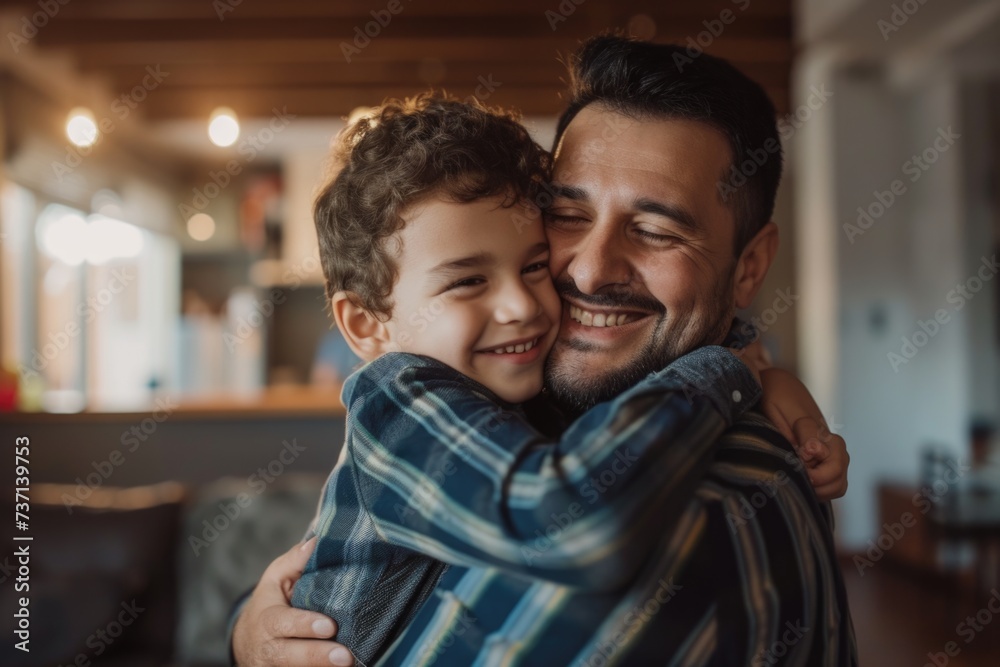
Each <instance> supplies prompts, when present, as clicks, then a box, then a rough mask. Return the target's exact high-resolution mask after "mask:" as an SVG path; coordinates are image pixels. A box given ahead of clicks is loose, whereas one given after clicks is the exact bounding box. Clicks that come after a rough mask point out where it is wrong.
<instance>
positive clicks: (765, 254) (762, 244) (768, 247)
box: [733, 222, 778, 308]
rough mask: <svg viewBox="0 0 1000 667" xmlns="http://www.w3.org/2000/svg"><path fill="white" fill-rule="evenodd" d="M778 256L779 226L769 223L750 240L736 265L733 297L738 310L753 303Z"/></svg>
mask: <svg viewBox="0 0 1000 667" xmlns="http://www.w3.org/2000/svg"><path fill="white" fill-rule="evenodd" d="M777 254H778V226H777V225H776V224H774V223H773V222H769V223H767V224H766V225H764V226H763V227H762V228H761V230H760V231H759V232H757V234H756V235H754V237H753V238H752V239H750V242H749V243H747V246H746V247H745V248H744V249H743V252H742V253H741V254H740V258H739V260H738V261H737V263H736V272H735V274H734V276H733V297H734V301H735V305H736V307H737V308H746V307H748V306H749V305H750V303H751V302H752V301H753V298H754V297H755V296H756V295H757V291H758V290H759V289H760V286H761V285H762V284H763V283H764V278H765V277H766V276H767V270H768V269H769V268H771V263H772V262H773V261H774V257H775V255H777Z"/></svg>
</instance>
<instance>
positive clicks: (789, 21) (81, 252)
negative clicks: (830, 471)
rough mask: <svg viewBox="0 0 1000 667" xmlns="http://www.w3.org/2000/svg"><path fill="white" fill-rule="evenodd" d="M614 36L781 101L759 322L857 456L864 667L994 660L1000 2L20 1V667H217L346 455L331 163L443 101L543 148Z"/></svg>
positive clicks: (849, 503) (6, 223) (11, 480)
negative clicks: (26, 642)
mask: <svg viewBox="0 0 1000 667" xmlns="http://www.w3.org/2000/svg"><path fill="white" fill-rule="evenodd" d="M609 28H619V29H622V30H626V31H628V32H630V33H631V34H633V35H636V36H638V37H641V38H644V39H652V40H655V41H664V42H675V43H679V44H682V45H686V46H688V47H689V49H690V53H691V55H692V56H693V57H696V56H697V54H699V53H700V52H702V51H705V52H708V53H711V54H713V55H716V56H721V57H723V58H727V59H729V60H731V61H732V62H733V63H734V64H735V65H736V66H738V67H739V68H741V69H742V70H743V71H744V72H746V73H747V74H748V75H749V76H750V77H752V78H753V79H755V80H757V81H759V82H760V83H761V84H762V85H763V86H764V87H765V88H766V89H767V90H768V92H769V93H770V95H771V97H772V98H773V100H774V102H775V105H776V107H777V109H778V112H779V124H780V128H781V135H782V139H783V142H784V148H785V151H786V156H787V162H786V169H785V176H784V180H783V183H782V187H781V190H780V192H779V195H778V206H777V212H776V221H777V223H778V225H779V227H780V229H781V236H782V247H781V253H780V256H779V258H778V260H777V262H776V264H775V266H774V267H773V268H772V271H771V274H770V275H769V278H768V283H767V284H766V285H765V287H764V289H762V291H761V293H760V295H759V296H758V298H757V303H756V304H755V306H754V308H753V310H752V311H750V312H748V313H746V314H745V315H746V316H747V317H750V318H753V321H754V322H755V323H756V324H757V326H758V328H759V329H760V330H761V331H762V332H763V337H764V341H765V344H766V345H767V347H768V348H769V350H770V351H771V353H772V355H773V356H774V358H775V359H776V361H777V364H778V365H780V366H783V367H785V368H788V369H790V370H792V371H794V372H796V373H798V374H799V376H800V377H801V378H802V379H803V380H804V381H805V382H806V384H807V385H808V386H809V388H810V389H811V390H812V392H813V394H814V395H815V397H816V398H817V400H818V402H819V403H820V405H821V407H822V408H823V410H824V413H825V414H826V415H827V417H828V419H829V421H830V422H831V426H832V428H833V430H834V431H836V432H839V433H841V434H842V435H843V436H844V437H845V438H846V440H847V443H848V447H849V450H850V452H851V456H852V463H851V468H850V490H849V492H848V494H847V496H846V497H845V498H843V499H841V500H839V501H837V502H835V503H834V505H835V510H836V515H837V543H838V548H839V550H840V553H841V558H842V565H843V568H844V572H845V577H846V579H847V582H848V587H849V594H850V598H851V605H852V612H853V615H854V623H855V628H856V631H857V634H858V638H859V648H860V652H861V659H862V664H863V665H886V666H894V665H913V666H918V665H924V664H931V665H944V664H951V665H996V664H998V662H997V661H998V658H1000V618H996V614H995V612H994V611H993V609H1000V592H998V586H1000V581H998V579H1000V468H998V466H997V460H998V458H1000V443H998V439H997V432H996V428H997V424H998V422H1000V326H998V320H1000V317H998V313H1000V290H998V283H1000V280H998V279H997V272H998V270H1000V269H998V265H997V263H996V252H997V250H998V245H1000V1H998V0H948V1H947V2H945V1H944V0H899V1H896V2H889V1H888V0H799V1H797V2H792V1H791V0H697V1H696V0H673V1H670V2H662V1H657V2H654V1H640V0H636V1H626V0H619V1H616V2H605V1H602V0H550V1H548V2H546V1H542V2H538V1H529V0H508V1H507V2H477V3H470V2H449V1H446V0H420V1H418V2H411V1H410V0H348V1H342V2H321V1H319V0H284V1H283V2H280V3H273V2H264V1H262V0H214V1H212V0H169V1H168V0H145V1H143V2H141V3H140V2H127V1H125V0H86V1H85V0H36V1H34V2H3V3H0V36H2V38H3V41H4V42H5V43H4V44H2V45H0V104H2V106H0V155H2V157H3V159H2V162H0V355H2V356H0V361H2V375H0V410H2V412H0V430H2V434H3V435H2V438H3V443H4V446H5V447H7V446H8V444H9V446H11V447H13V445H14V438H15V437H16V436H28V437H29V438H30V444H29V445H28V446H29V450H30V456H29V458H30V466H29V468H30V498H31V510H30V517H31V523H30V527H29V528H28V529H27V530H26V532H25V533H24V534H30V535H31V536H32V537H33V538H34V540H33V542H32V543H31V549H32V560H31V582H30V583H31V589H30V590H31V600H32V603H31V604H32V606H31V608H30V613H31V618H32V625H31V628H32V634H31V640H32V642H31V648H32V652H31V654H30V655H29V654H24V653H22V652H20V651H16V650H15V649H14V648H13V646H12V644H13V642H12V641H10V640H9V639H5V640H4V643H3V645H2V646H0V661H2V662H3V664H5V665H11V664H18V665H20V664H24V665H29V664H39V665H43V664H44V665H52V664H59V665H62V664H66V665H69V664H77V665H83V664H89V663H90V661H94V662H98V661H99V662H100V664H106V665H115V664H121V665H145V664H149V665H159V664H203V665H213V664H226V662H227V653H226V645H225V623H226V615H227V613H228V610H229V606H230V605H231V604H232V602H233V601H234V600H235V599H236V597H237V596H238V594H239V593H240V592H241V591H243V590H245V589H246V588H247V587H248V586H250V585H251V584H252V583H253V582H255V581H256V579H257V577H258V576H259V574H260V572H261V570H262V569H263V567H264V565H265V564H266V563H267V562H269V561H270V560H271V558H273V557H274V556H275V555H277V554H278V553H280V552H283V551H284V550H286V549H287V548H288V547H289V546H290V545H291V544H292V543H293V542H295V541H296V540H297V539H298V538H299V537H300V536H301V534H302V533H303V531H304V529H305V526H306V524H307V523H308V521H309V519H310V518H311V516H312V513H313V511H314V507H315V502H316V498H317V495H318V493H319V489H320V487H321V485H322V483H323V480H324V479H325V476H326V474H327V472H328V471H329V469H330V468H331V467H332V465H333V464H334V462H335V461H336V459H337V455H338V451H339V448H340V444H341V442H342V439H343V412H342V408H341V405H340V401H339V386H340V383H341V381H342V380H343V378H344V377H346V375H347V374H349V373H350V372H351V370H352V368H353V367H354V364H355V363H356V359H354V358H353V357H352V355H351V354H350V352H349V351H348V350H346V348H345V346H344V344H343V341H342V339H340V337H339V335H338V334H337V332H336V330H331V325H330V321H329V319H328V317H327V312H326V304H325V302H324V298H323V289H322V276H321V272H320V268H319V262H318V255H317V250H316V238H315V233H314V230H313V224H312V219H311V204H312V197H313V195H314V192H315V190H316V188H317V186H318V185H319V184H320V182H321V180H322V178H323V175H324V171H325V168H326V166H325V158H326V154H327V150H328V147H329V144H330V139H331V138H332V136H333V135H334V134H335V133H336V132H337V131H338V130H339V129H340V128H341V127H342V126H343V122H344V119H345V118H347V117H349V116H350V115H351V114H352V113H360V112H363V111H364V108H365V107H367V106H370V105H373V104H377V103H379V102H380V101H381V100H382V99H383V98H385V97H387V96H404V95H409V94H414V93H417V92H419V91H421V90H424V89H426V88H427V87H429V86H434V87H436V88H439V89H445V90H447V91H448V92H450V93H453V94H456V95H458V96H460V97H475V98H478V99H479V100H481V101H484V102H487V103H489V104H499V105H505V106H512V107H516V108H519V109H520V110H521V111H522V112H523V113H524V115H525V124H526V125H527V126H528V128H529V129H530V130H531V131H532V132H533V133H534V135H535V136H536V138H537V139H538V141H539V142H540V143H541V144H542V145H544V146H547V147H548V146H550V145H551V140H552V136H553V133H554V128H555V120H556V117H557V115H558V113H559V112H560V110H561V108H562V104H563V101H562V98H561V97H560V93H561V91H562V89H563V83H564V68H563V66H562V64H561V63H560V58H561V57H563V56H566V55H568V54H569V53H571V52H572V51H573V50H574V49H575V48H576V46H577V45H578V44H579V43H580V41H581V40H582V39H585V38H586V37H588V36H591V35H593V34H596V33H598V32H601V31H604V30H607V29H609ZM6 465H7V464H5V468H4V470H5V471H6V472H4V479H2V480H0V486H3V487H4V488H9V487H13V486H17V485H20V484H22V483H23V482H17V481H15V480H16V477H17V476H18V475H20V474H21V473H20V472H17V471H16V467H15V465H12V466H11V467H10V468H7V467H6ZM13 499H14V492H13V491H12V490H10V491H4V495H3V498H2V501H0V502H2V503H3V504H5V506H6V504H8V503H12V502H13ZM10 510H11V511H13V510H14V508H13V507H11V508H10ZM7 524H8V522H6V521H5V527H4V532H5V535H6V537H5V539H4V541H3V543H2V545H0V604H2V609H3V610H4V613H3V618H4V619H5V620H4V621H3V624H2V625H3V636H4V637H5V638H10V637H12V636H15V635H13V630H14V626H13V624H12V617H11V613H10V610H15V609H17V607H16V605H17V602H16V598H18V597H20V595H22V594H21V593H16V591H15V585H16V583H17V559H16V557H15V556H14V552H15V549H16V548H17V547H18V546H20V545H22V544H23V543H21V542H14V541H12V539H11V538H10V533H11V532H13V531H14V528H13V527H11V526H9V525H7ZM991 607H992V609H991Z"/></svg>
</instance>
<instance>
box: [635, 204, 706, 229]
mask: <svg viewBox="0 0 1000 667" xmlns="http://www.w3.org/2000/svg"><path fill="white" fill-rule="evenodd" d="M634 206H635V208H636V210H638V211H642V212H643V213H652V214H653V215H659V216H662V217H664V218H670V219H671V220H673V221H674V222H676V223H677V224H679V225H681V226H682V227H685V228H687V229H688V230H690V231H692V232H697V231H700V230H701V225H699V224H698V221H697V220H695V219H694V216H693V215H691V214H690V213H688V212H687V210H685V209H684V208H681V207H680V206H676V205H674V204H666V203H664V202H659V201H656V200H654V199H645V198H643V199H636V200H635V204H634Z"/></svg>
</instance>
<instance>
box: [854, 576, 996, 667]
mask: <svg viewBox="0 0 1000 667" xmlns="http://www.w3.org/2000/svg"><path fill="white" fill-rule="evenodd" d="M842 566H843V570H844V577H845V580H846V584H847V595H848V598H849V600H850V605H851V614H852V616H853V618H854V630H855V633H856V634H857V639H858V653H859V657H860V663H861V667H924V666H925V665H930V666H931V667H944V665H949V666H950V667H1000V614H995V613H992V612H991V611H990V610H989V609H988V608H987V606H986V605H987V600H979V601H976V600H973V599H972V596H970V595H968V594H966V593H960V592H959V591H960V589H959V587H958V586H957V585H956V584H955V583H954V582H951V581H942V580H936V579H924V578H921V577H918V576H916V575H913V574H910V573H908V572H906V571H901V570H900V569H898V568H896V567H895V566H894V565H893V563H891V562H881V563H878V564H877V565H876V566H875V567H872V568H868V569H866V570H865V573H864V576H861V575H859V574H858V571H857V569H856V568H855V567H854V566H853V564H851V563H850V562H849V561H846V562H844V563H842ZM993 608H994V609H1000V593H998V595H997V599H996V600H995V601H994V602H993ZM977 615H978V619H979V620H976V618H975V617H976V616H977ZM969 616H972V617H973V618H972V624H975V625H972V624H970V623H968V622H967V621H966V619H967V617H969ZM976 628H980V629H979V630H977V629H976ZM949 642H954V646H952V647H951V648H952V653H955V655H954V656H948V655H947V654H946V653H945V651H946V648H948V647H947V644H948V643H949ZM928 654H931V655H932V656H934V658H935V659H934V660H932V659H931V657H930V656H929V655H928Z"/></svg>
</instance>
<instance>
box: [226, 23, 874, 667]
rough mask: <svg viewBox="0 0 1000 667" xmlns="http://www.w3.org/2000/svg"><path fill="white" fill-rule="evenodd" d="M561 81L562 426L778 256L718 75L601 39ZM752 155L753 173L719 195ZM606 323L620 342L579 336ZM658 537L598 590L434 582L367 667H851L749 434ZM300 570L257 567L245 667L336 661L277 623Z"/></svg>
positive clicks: (712, 313) (827, 541)
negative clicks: (381, 666)
mask: <svg viewBox="0 0 1000 667" xmlns="http://www.w3.org/2000/svg"><path fill="white" fill-rule="evenodd" d="M571 77H572V80H571V92H572V99H571V101H570V104H569V107H568V108H567V110H566V112H565V113H564V114H563V116H562V117H561V119H560V122H559V126H558V129H557V136H556V147H555V169H554V177H553V183H552V186H551V194H552V201H551V202H544V204H545V206H544V208H546V225H547V232H548V237H549V241H550V244H551V248H552V257H551V262H550V267H551V271H552V274H553V276H554V278H555V283H556V287H557V290H558V291H559V294H560V296H561V297H562V299H563V301H564V314H563V320H562V323H561V329H560V333H559V339H558V341H557V343H556V345H555V347H554V349H553V352H552V354H551V357H550V359H549V366H548V368H547V372H546V386H547V390H548V391H547V396H548V399H549V400H551V401H552V402H554V403H555V404H556V405H557V406H559V408H561V409H562V411H563V412H564V413H565V414H566V415H569V416H572V415H574V414H577V413H579V412H581V411H583V410H585V409H587V408H588V407H590V406H592V405H594V404H596V403H597V402H600V401H604V400H608V399H610V398H612V397H614V396H616V395H617V394H619V393H620V392H622V391H623V390H625V389H627V388H628V387H630V386H632V385H634V384H635V383H636V382H638V381H639V380H640V379H642V378H643V377H645V375H646V374H648V373H649V372H651V371H655V370H658V369H660V368H663V367H664V366H665V365H666V364H667V363H669V362H670V361H671V360H673V359H675V358H677V357H679V356H681V355H683V354H685V353H686V352H689V351H691V350H694V349H696V348H698V347H701V346H704V345H712V344H719V343H721V342H722V341H723V340H724V339H725V338H726V334H727V331H728V330H729V327H730V324H731V322H732V317H733V313H734V311H735V309H736V308H744V307H746V306H748V305H749V304H750V302H751V301H752V299H753V297H754V295H755V294H756V292H757V290H758V289H759V287H760V285H761V282H762V281H763V279H764V276H765V275H766V272H767V269H768V267H769V266H770V263H771V261H772V260H773V258H774V254H775V252H776V249H777V229H776V227H775V225H774V224H773V223H772V222H770V217H771V214H772V212H773V206H774V197H775V192H776V189H777V186H778V181H779V179H780V175H781V152H780V144H779V143H778V135H777V127H776V123H775V112H774V108H773V106H772V105H771V103H770V102H769V101H768V99H767V97H766V95H765V94H764V92H763V91H762V90H761V89H760V87H759V86H757V85H756V84H754V83H752V82H751V81H749V80H748V79H747V78H746V77H745V76H743V75H742V74H740V73H739V72H737V71H736V70H735V69H733V68H732V67H731V66H729V65H728V64H727V63H725V62H723V61H720V60H718V59H715V58H712V57H710V56H707V55H702V56H700V57H699V58H697V59H694V60H692V59H691V58H689V57H688V56H687V54H685V52H684V51H683V49H681V48H678V47H672V46H665V45H653V44H647V43H641V42H633V41H629V40H625V39H622V38H617V37H599V38H596V39H593V40H591V41H590V42H588V43H587V44H586V45H585V46H584V47H583V48H582V49H581V51H580V52H579V53H578V54H577V56H576V57H575V58H574V60H573V62H572V63H571ZM761 149H763V150H764V151H765V152H766V154H767V156H768V157H767V159H766V160H765V161H764V164H762V165H757V168H756V169H754V170H752V173H749V174H748V173H747V172H748V171H751V170H741V171H740V173H739V174H738V178H734V174H736V173H737V169H740V167H739V166H738V165H741V164H743V163H744V161H745V160H746V159H747V155H748V153H749V151H754V154H759V153H758V151H760V150H761ZM755 165H756V163H755ZM744 179H745V182H744ZM623 313H627V314H628V315H630V317H629V318H627V319H628V323H627V324H624V325H619V326H595V324H599V323H603V322H606V317H607V316H608V315H611V314H623ZM614 319H615V320H617V319H618V318H614ZM734 400H738V397H735V396H734ZM790 421H791V420H790ZM784 426H785V428H784V429H783V430H785V431H786V432H787V427H788V425H787V424H785V425H784ZM834 445H835V446H834V447H833V448H832V449H833V456H832V457H831V460H830V461H829V463H830V465H829V466H822V467H820V468H818V469H816V470H815V471H814V472H813V474H814V475H817V476H818V477H819V478H818V479H816V480H814V481H815V482H816V484H817V487H816V491H817V493H818V494H819V495H820V497H826V498H829V497H835V496H838V495H842V494H843V492H844V488H843V487H844V480H843V479H842V478H841V477H840V476H839V475H837V474H835V473H833V474H831V472H830V471H836V470H843V467H842V466H843V465H845V462H844V460H838V457H846V452H844V451H843V450H842V449H841V447H840V445H841V443H840V442H836V443H834ZM827 474H829V475H830V478H829V479H826V478H825V477H823V476H824V475H827ZM638 501H641V499H637V502H638ZM670 518H671V519H673V521H672V523H673V525H675V526H676V528H674V529H673V530H670V531H669V532H668V533H665V534H664V535H663V536H662V541H661V542H660V544H659V545H658V546H657V547H655V548H654V549H653V551H652V552H651V553H650V554H649V555H648V557H647V558H646V559H645V564H644V565H643V567H642V568H641V570H640V572H639V574H638V575H637V576H636V577H635V578H634V579H632V580H631V581H630V583H629V584H628V585H627V586H625V587H624V589H622V590H616V591H614V592H595V591H585V590H580V589H572V588H569V587H565V586H560V585H559V584H555V583H551V582H539V581H535V582H533V581H526V580H524V579H517V578H515V577H512V576H511V575H510V574H507V573H504V572H500V571H494V570H491V569H489V568H481V569H476V568H471V569H470V568H459V567H452V568H450V569H449V571H448V572H447V573H446V574H445V575H444V577H443V578H442V580H441V582H440V583H439V585H438V589H437V591H436V595H435V597H433V598H431V599H430V600H428V601H427V603H425V605H424V606H423V607H422V608H421V610H420V612H419V614H418V615H417V617H416V618H415V619H414V621H413V622H412V623H411V624H410V626H409V627H408V628H407V630H406V631H405V632H404V633H403V635H402V636H401V637H400V638H399V639H398V640H397V641H396V642H395V644H394V645H393V647H392V648H391V649H390V650H389V652H388V655H387V656H386V657H385V658H384V663H385V664H430V663H433V662H436V663H437V664H473V663H475V664H493V663H494V662H496V663H498V664H508V663H509V664H532V665H534V664H545V665H553V666H555V665H563V664H574V665H595V666H596V665H604V664H623V665H624V664H628V665H633V664H634V665H650V664H683V665H688V664H691V665H702V664H706V665H707V664H712V665H747V664H774V663H777V662H781V663H782V664H797V665H810V666H812V665H852V664H856V663H857V658H856V651H855V649H854V642H853V632H852V629H851V622H850V616H849V612H848V609H847V601H846V596H845V593H844V587H843V582H842V580H841V575H840V571H839V569H838V567H837V565H836V560H835V555H834V552H833V544H832V538H831V535H830V532H829V528H828V526H827V525H826V522H825V517H824V514H823V510H822V508H821V507H820V505H819V504H818V503H817V498H816V495H815V494H814V493H813V491H812V489H811V488H810V486H809V482H808V480H807V479H806V476H805V473H804V472H803V470H802V468H801V466H799V465H797V459H796V458H795V456H794V454H793V453H792V450H791V448H790V446H789V444H788V442H787V441H785V440H784V439H783V438H782V437H781V436H780V435H779V434H778V433H777V432H776V431H775V430H774V429H773V428H771V426H770V425H769V424H768V423H767V422H766V420H764V419H763V418H761V417H760V416H759V415H758V416H753V417H750V418H745V419H743V420H742V421H740V422H739V423H737V424H736V425H735V426H734V427H733V428H732V429H730V430H729V431H728V432H727V433H726V434H725V435H724V436H723V437H722V438H721V440H720V441H719V442H718V448H717V450H716V454H715V461H714V463H713V465H712V466H711V468H710V469H709V470H708V472H707V473H706V474H705V475H704V477H703V478H702V479H701V480H700V483H699V485H698V487H697V491H696V492H695V496H694V498H692V499H691V501H690V502H689V504H688V505H687V506H686V508H685V509H684V511H683V512H682V513H681V515H680V517H679V518H676V517H670ZM307 546H308V545H307ZM306 555H308V554H307V553H306V552H301V551H300V552H298V553H296V552H294V551H293V552H290V554H288V555H286V556H284V557H282V558H281V559H279V560H278V561H276V562H275V564H272V566H271V567H270V568H269V569H268V572H266V573H265V575H264V578H263V579H262V581H261V584H260V585H259V586H258V588H257V589H256V591H255V592H254V594H253V596H252V597H251V598H250V600H249V601H248V603H247V605H246V606H245V607H244V610H243V612H242V614H241V617H240V618H239V619H238V622H237V624H236V628H235V632H234V653H235V656H236V658H237V660H238V661H239V663H240V664H241V665H243V666H244V667H255V666H256V665H269V664H288V665H314V664H315V665H319V664H331V663H332V664H350V662H349V655H347V656H345V655H343V654H342V653H338V651H343V650H344V649H342V648H338V647H337V646H336V645H335V644H333V643H332V642H319V641H315V640H310V639H307V638H315V637H330V636H331V635H332V634H333V631H334V626H333V624H332V623H330V622H329V620H328V619H323V618H322V617H319V616H318V615H316V614H310V613H309V612H305V611H299V610H290V609H288V606H287V597H286V594H287V591H288V588H289V587H290V586H291V584H292V583H293V582H294V578H295V576H296V575H295V570H296V569H301V566H302V564H304V562H305V559H304V556H306ZM344 657H346V658H347V659H348V661H347V662H346V663H338V662H335V659H339V658H344Z"/></svg>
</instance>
